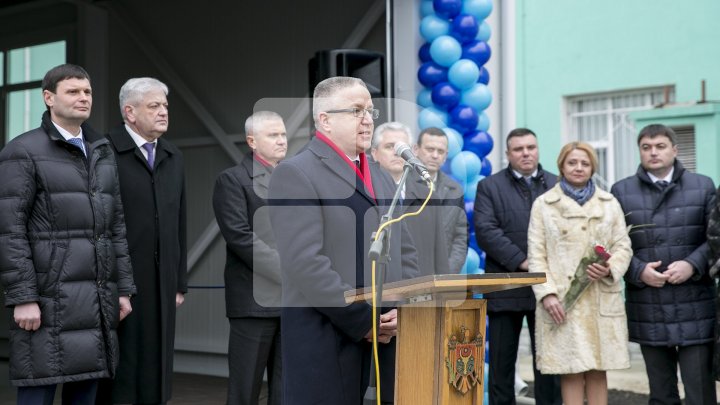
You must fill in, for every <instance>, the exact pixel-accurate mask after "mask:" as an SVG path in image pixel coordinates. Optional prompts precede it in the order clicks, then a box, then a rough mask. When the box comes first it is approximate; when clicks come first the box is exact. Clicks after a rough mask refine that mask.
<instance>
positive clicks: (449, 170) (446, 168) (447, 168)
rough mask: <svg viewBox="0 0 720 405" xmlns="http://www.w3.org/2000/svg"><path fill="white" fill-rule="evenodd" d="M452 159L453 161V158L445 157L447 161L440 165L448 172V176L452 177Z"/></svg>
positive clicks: (443, 170) (444, 171)
mask: <svg viewBox="0 0 720 405" xmlns="http://www.w3.org/2000/svg"><path fill="white" fill-rule="evenodd" d="M450 161H452V159H445V163H443V165H442V167H440V170H442V172H443V173H445V174H447V175H448V176H451V177H452V169H451V168H450Z"/></svg>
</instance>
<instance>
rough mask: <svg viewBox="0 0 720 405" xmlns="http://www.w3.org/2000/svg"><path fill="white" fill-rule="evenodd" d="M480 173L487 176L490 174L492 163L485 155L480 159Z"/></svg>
mask: <svg viewBox="0 0 720 405" xmlns="http://www.w3.org/2000/svg"><path fill="white" fill-rule="evenodd" d="M480 174H482V175H483V176H485V177H487V176H489V175H491V174H492V164H491V163H490V161H489V160H487V157H484V158H483V159H482V169H480Z"/></svg>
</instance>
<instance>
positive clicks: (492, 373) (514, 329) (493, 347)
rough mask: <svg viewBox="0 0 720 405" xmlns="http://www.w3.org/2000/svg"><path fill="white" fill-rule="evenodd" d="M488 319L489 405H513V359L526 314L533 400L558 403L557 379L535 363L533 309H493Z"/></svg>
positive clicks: (559, 396) (545, 403) (516, 351)
mask: <svg viewBox="0 0 720 405" xmlns="http://www.w3.org/2000/svg"><path fill="white" fill-rule="evenodd" d="M488 317H489V318H490V331H489V332H488V333H489V340H490V342H489V344H490V359H489V361H488V364H489V366H490V370H489V374H488V385H489V388H488V393H489V397H490V404H491V405H515V362H516V360H517V354H518V346H519V344H520V331H521V330H522V325H523V318H525V317H527V323H528V328H529V329H530V343H531V349H532V355H533V370H534V372H535V385H534V386H535V403H536V404H538V405H561V404H562V396H561V393H560V378H559V377H558V376H556V375H544V374H541V373H540V371H538V369H537V367H536V366H535V311H522V312H510V311H504V312H494V313H491V314H488Z"/></svg>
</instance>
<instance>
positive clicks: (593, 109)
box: [566, 87, 675, 189]
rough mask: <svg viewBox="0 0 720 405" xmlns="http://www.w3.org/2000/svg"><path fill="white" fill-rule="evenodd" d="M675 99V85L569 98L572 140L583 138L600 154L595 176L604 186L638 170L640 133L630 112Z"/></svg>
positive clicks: (568, 113)
mask: <svg viewBox="0 0 720 405" xmlns="http://www.w3.org/2000/svg"><path fill="white" fill-rule="evenodd" d="M674 100H675V89H674V88H673V87H658V88H651V89H642V90H632V91H624V92H616V93H603V94H594V95H586V96H577V97H568V98H566V108H567V110H566V111H567V128H568V135H569V140H571V141H572V140H578V141H584V142H587V143H589V144H590V145H592V146H593V147H594V148H595V150H596V151H597V154H598V160H599V161H600V167H599V168H598V173H597V174H596V176H595V178H596V179H597V181H598V183H599V185H600V186H601V187H602V188H605V189H609V187H610V186H611V185H612V184H613V183H615V182H616V181H618V180H621V179H623V178H625V177H627V176H630V175H632V174H634V173H635V171H636V170H637V166H638V164H639V156H638V150H637V142H636V141H637V133H638V130H639V128H638V129H636V128H635V125H634V123H633V121H632V120H631V119H630V118H629V117H628V113H630V112H632V111H638V110H647V109H651V108H653V107H655V106H657V105H659V104H662V103H672V102H674Z"/></svg>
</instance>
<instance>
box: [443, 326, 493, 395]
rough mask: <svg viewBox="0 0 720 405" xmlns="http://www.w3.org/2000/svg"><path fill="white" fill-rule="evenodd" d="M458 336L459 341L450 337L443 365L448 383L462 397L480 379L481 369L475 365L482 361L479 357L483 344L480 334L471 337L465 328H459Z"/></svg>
mask: <svg viewBox="0 0 720 405" xmlns="http://www.w3.org/2000/svg"><path fill="white" fill-rule="evenodd" d="M459 336H460V338H459V339H458V337H457V336H456V335H452V336H450V341H449V342H448V355H447V357H446V358H445V365H446V366H447V368H448V376H449V381H448V382H449V383H450V385H452V386H453V387H455V389H456V390H458V391H459V392H460V393H461V394H463V395H464V394H466V393H467V392H468V391H471V390H472V389H473V388H474V387H475V386H476V385H477V384H478V382H479V381H480V379H481V378H482V375H481V373H482V367H481V368H479V369H478V367H477V366H476V365H477V364H478V362H481V361H484V360H483V359H482V356H481V354H482V353H483V352H482V350H483V343H484V342H483V336H482V335H481V334H480V333H478V334H477V335H475V337H473V336H472V332H471V331H470V329H468V328H466V327H465V326H461V327H460V334H459Z"/></svg>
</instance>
